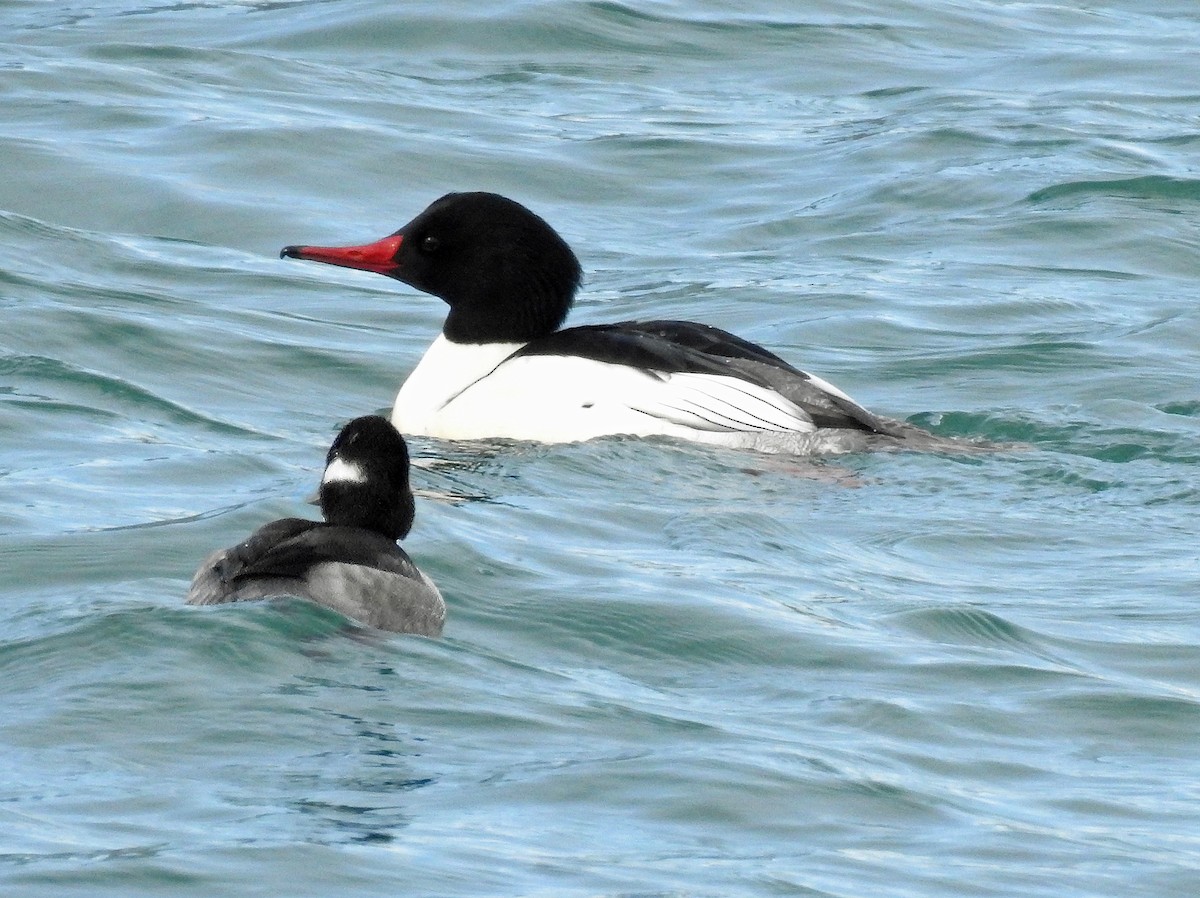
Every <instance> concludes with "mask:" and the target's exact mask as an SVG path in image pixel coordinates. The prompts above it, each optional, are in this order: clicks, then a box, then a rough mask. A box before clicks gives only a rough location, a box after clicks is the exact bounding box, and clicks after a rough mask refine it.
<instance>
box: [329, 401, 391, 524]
mask: <svg viewBox="0 0 1200 898" xmlns="http://www.w3.org/2000/svg"><path fill="white" fill-rule="evenodd" d="M408 468H409V464H408V446H407V445H405V442H404V437H402V436H400V433H399V431H397V430H396V428H395V427H393V426H392V424H391V422H390V421H388V420H387V419H386V418H381V417H380V416H379V415H366V416H364V417H361V418H355V419H354V420H353V421H351V422H350V423H349V424H347V425H346V426H345V427H343V428H342V431H341V433H339V434H338V435H337V439H335V440H334V441H333V445H332V446H330V447H329V454H328V455H327V456H326V457H325V474H324V476H323V477H322V478H321V491H320V501H321V512H322V513H323V514H324V516H325V520H326V521H328V522H329V523H330V524H341V525H344V526H348V527H363V528H366V529H368V530H375V531H377V532H379V533H382V534H384V535H385V536H387V537H388V538H389V539H403V538H404V537H405V536H407V535H408V531H409V530H410V529H411V528H412V522H413V513H414V507H413V495H412V490H411V489H410V487H409V485H408Z"/></svg>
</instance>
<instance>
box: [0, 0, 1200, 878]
mask: <svg viewBox="0 0 1200 898" xmlns="http://www.w3.org/2000/svg"><path fill="white" fill-rule="evenodd" d="M727 6H728V5H727V4H715V3H708V2H704V0H678V2H658V3H646V4H639V5H637V6H633V5H623V4H619V3H581V2H564V0H546V2H521V0H507V2H500V3H493V4H486V5H482V6H480V5H474V4H471V5H468V4H450V5H447V4H444V3H443V4H432V3H404V4H396V3H381V2H377V0H361V2H338V3H317V2H294V3H288V2H275V3H235V2H209V3H188V4H179V3H151V2H147V0H112V2H108V3H101V4H97V3H80V2H72V0H65V2H59V3H53V4H49V3H39V2H12V0H10V2H7V3H3V4H0V26H2V27H0V41H2V42H3V43H2V44H0V60H2V61H0V98H2V99H0V103H2V104H3V122H2V124H0V141H2V142H0V153H2V157H0V158H2V159H3V163H4V164H3V167H2V169H0V235H2V241H3V245H4V247H5V251H4V252H3V253H0V315H2V320H3V326H2V327H0V530H2V531H3V533H4V540H3V543H2V544H0V593H2V602H0V627H2V631H0V632H2V633H3V636H2V637H0V639H2V641H0V684H2V685H0V689H2V696H3V697H2V702H3V708H4V712H5V713H4V714H3V717H2V720H0V745H2V746H3V748H2V751H3V760H4V763H3V765H0V892H3V893H4V894H6V895H10V894H11V895H21V896H55V898H58V896H70V895H79V896H89V898H92V896H107V895H112V896H123V898H124V896H133V895H153V896H156V898H160V896H190V895H196V896H200V895H213V894H236V895H263V896H279V895H288V896H309V895H311V896H328V895H353V896H374V895H383V894H386V895H415V896H429V895H438V896H457V895H461V896H480V895H496V896H508V895H512V896H515V895H522V896H525V895H531V896H532V895H537V896H685V895H686V896H729V895H738V896H774V895H821V896H839V898H841V896H845V898H857V896H864V895H887V896H920V898H931V896H955V898H961V896H1002V895H1003V896H1009V895H1013V896H1054V898H1063V896H1113V895H1121V896H1191V895H1194V894H1196V891H1197V888H1198V884H1200V811H1198V810H1197V808H1198V807H1200V805H1198V802H1197V799H1200V791H1198V789H1197V782H1200V763H1198V762H1197V760H1196V733H1197V731H1198V727H1200V695H1198V692H1197V690H1198V689H1200V626H1198V625H1200V613H1198V612H1197V610H1196V598H1197V586H1198V585H1200V568H1198V563H1197V550H1196V536H1195V534H1196V520H1197V510H1198V506H1200V494H1198V488H1197V463H1198V462H1200V450H1198V449H1197V446H1198V442H1197V436H1198V434H1200V362H1198V358H1200V354H1198V352H1197V350H1198V349H1200V338H1198V337H1197V334H1198V333H1200V311H1198V309H1200V306H1198V304H1197V302H1196V300H1197V289H1196V286H1195V284H1196V275H1197V271H1198V267H1200V266H1198V260H1200V228H1198V226H1197V218H1198V213H1200V205H1198V201H1200V174H1198V173H1197V165H1196V159H1197V149H1198V148H1200V129H1198V128H1197V122H1198V121H1200V119H1198V117H1197V116H1198V114H1200V94H1198V93H1197V91H1196V88H1195V83H1196V82H1195V47H1196V46H1197V43H1198V42H1200V14H1198V13H1197V12H1196V10H1195V9H1194V7H1193V5H1192V4H1187V3H1171V2H1166V0H1159V2H1150V3H1132V2H1129V0H1124V2H1121V0H1117V2H1112V3H1108V4H1102V5H1093V6H1091V7H1085V8H1080V7H1079V6H1078V5H1075V4H1054V3H1043V4H1025V3H978V2H958V3H953V4H946V3H933V2H928V0H926V2H919V0H914V2H896V0H887V2H883V3H869V4H867V3H823V2H818V3H807V4H803V5H802V8H800V6H801V5H797V4H788V3H783V2H781V0H758V2H753V3H742V4H737V7H738V9H737V10H736V11H731V10H730V9H728V8H726V7H727ZM453 189H489V190H496V191H499V192H502V193H506V194H509V195H511V196H514V197H515V198H517V199H519V200H521V201H522V202H525V203H526V204H528V205H530V206H531V207H533V208H534V209H535V210H536V211H538V212H539V213H541V214H542V215H544V216H545V217H546V218H547V219H548V220H550V221H551V222H552V223H553V224H555V225H556V226H557V227H558V228H559V229H560V231H561V232H562V233H563V234H564V235H565V236H566V237H567V239H568V240H569V241H570V242H571V243H572V245H573V246H574V247H575V249H576V251H577V252H578V254H579V255H580V257H581V259H582V261H583V264H584V269H585V271H586V272H587V285H586V290H585V292H584V293H583V294H582V295H581V298H580V301H579V304H578V306H577V308H576V310H575V313H574V315H573V318H572V320H573V321H575V322H578V323H584V322H598V321H605V320H616V319H620V318H629V317H637V316H643V317H644V316H653V317H681V318H692V319H698V320H703V321H708V322H711V323H714V324H718V325H721V326H724V327H726V328H729V329H731V330H734V331H736V332H737V333H739V334H742V335H743V336H746V337H749V338H751V339H754V340H756V341H759V342H761V343H763V344H765V345H767V346H768V347H770V348H771V349H773V350H775V351H777V352H779V353H781V354H782V355H784V356H785V357H787V358H788V359H789V360H792V361H794V362H795V363H797V364H799V365H801V366H803V367H805V368H808V369H810V370H812V371H814V372H816V373H819V374H821V375H822V376H824V377H826V378H828V379H830V380H831V381H833V382H834V383H836V384H838V385H839V386H842V387H843V388H844V389H846V390H848V391H849V392H850V393H851V394H852V395H854V396H855V397H856V398H858V399H859V400H860V401H862V402H864V403H865V404H866V405H867V406H868V407H870V408H872V409H874V410H876V411H878V412H880V413H883V414H889V415H896V416H899V417H905V418H907V419H908V420H911V421H914V422H916V423H919V424H922V425H924V426H929V427H931V428H932V429H934V430H936V431H937V432H939V433H942V434H947V435H953V436H967V437H975V438H984V439H992V440H1000V441H1016V442H1021V443H1023V444H1025V446H1026V448H1024V449H1023V450H1021V451H1015V452H1009V453H1002V454H997V455H994V456H984V457H970V458H958V459H955V458H945V457H926V456H920V455H903V454H884V455H874V456H855V457H849V458H838V459H826V460H820V461H816V462H812V461H804V460H795V459H781V458H773V457H762V456H756V455H752V454H745V453H732V452H720V451H713V450H709V449H704V448H701V447H693V446H681V445H674V444H670V443H654V442H634V441H626V440H607V441H598V442H595V443H591V444H586V445H579V446H564V447H541V446H528V445H510V446H472V445H453V444H445V443H439V442H437V441H431V440H413V441H412V447H413V450H414V454H415V456H416V457H417V460H418V465H419V467H418V468H417V469H416V470H415V472H414V482H415V485H416V487H417V488H418V489H419V490H420V492H421V496H420V498H419V505H418V518H417V526H416V528H415V530H414V532H413V534H412V536H411V537H410V539H409V540H408V541H407V546H408V548H409V550H410V551H411V553H412V554H413V556H414V557H415V558H416V559H417V560H418V562H419V563H420V564H421V565H422V566H423V567H424V568H425V569H426V570H427V571H429V572H430V574H431V575H432V576H433V577H434V578H435V579H436V580H437V582H438V583H439V585H440V586H441V588H442V591H443V592H444V593H445V595H446V597H447V599H448V602H449V606H450V611H449V619H448V623H447V627H446V635H445V637H444V638H443V639H441V640H438V641H431V640H424V639H419V638H404V637H391V636H386V635H380V634H364V633H355V632H353V631H348V630H347V628H346V626H345V621H343V620H341V619H339V618H338V617H337V616H336V615H333V614H331V613H327V612H324V611H322V610H320V609H315V608H312V607H308V606H305V605H302V604H299V603H295V604H287V603H284V604H258V605H250V606H246V607H237V608H217V609H196V608H187V607H184V606H182V596H183V594H184V591H185V589H186V584H187V581H188V578H189V577H190V576H191V573H192V571H193V569H194V567H195V565H196V563H197V562H198V561H199V559H200V558H201V557H202V556H203V554H204V553H205V552H207V551H208V550H210V549H212V548H214V547H216V546H220V545H227V544H230V543H232V542H233V541H235V540H237V539H238V538H240V536H242V535H243V534H245V533H246V532H248V531H249V530H250V529H252V528H253V527H255V526H257V525H258V524H260V523H262V522H264V521H266V520H269V519H271V518H273V517H277V516H282V515H287V514H311V513H312V512H313V509H311V508H310V507H308V506H307V505H306V504H305V499H306V497H307V496H308V495H309V494H311V492H312V490H313V488H314V486H315V483H316V478H317V477H318V472H319V467H320V464H321V461H322V458H323V453H324V451H325V448H326V447H327V445H328V441H329V440H330V438H331V436H332V435H333V433H334V432H335V431H336V429H337V427H338V426H339V424H340V423H342V422H343V421H345V420H347V419H348V418H350V417H353V416H355V415H358V414H363V413H366V412H370V411H376V410H381V409H384V408H386V407H388V406H389V405H390V403H391V399H392V396H393V395H394V391H395V389H396V388H397V386H398V385H399V383H400V380H401V379H402V377H403V376H404V374H405V373H406V372H407V371H408V370H410V369H411V368H412V366H413V365H414V364H415V363H416V360H417V358H418V357H419V355H420V353H421V351H422V350H423V348H424V347H425V345H426V344H427V343H428V342H429V341H430V340H431V339H432V338H433V336H434V334H435V333H436V330H437V328H438V326H439V324H440V320H441V316H442V313H443V307H442V305H441V303H440V302H439V301H437V300H434V299H431V298H429V297H424V296H420V295H416V294H414V293H413V292H412V291H410V290H407V289H406V288H402V287H401V286H400V285H397V284H393V283H391V282H388V281H386V280H384V279H382V278H378V277H375V276H371V275H366V274H360V273H354V272H347V271H339V270H334V269H329V268H325V267H323V266H315V265H302V264H299V263H294V262H282V261H280V260H278V259H277V258H276V254H277V252H278V249H279V247H281V246H283V245H284V244H288V243H297V242H311V243H346V242H360V241H364V240H368V239H372V238H376V237H379V236H382V235H383V234H385V233H388V232H390V231H392V230H394V229H395V228H396V227H398V226H399V225H400V224H402V223H403V222H404V221H407V220H408V219H409V218H410V217H411V216H412V215H413V214H415V213H416V212H417V211H419V210H420V209H421V208H423V207H424V205H425V204H426V203H428V202H429V201H430V200H432V199H433V198H435V197H437V196H439V195H440V194H441V193H443V192H446V191H448V190H453Z"/></svg>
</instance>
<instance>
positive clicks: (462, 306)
mask: <svg viewBox="0 0 1200 898" xmlns="http://www.w3.org/2000/svg"><path fill="white" fill-rule="evenodd" d="M280 256H282V257H286V258H293V259H311V260H313V261H316V262H327V263H329V264H331V265H341V266H343V267H345V268H358V269H362V270H364V271H374V272H377V273H379V274H386V275H387V276H389V277H393V278H396V279H397V280H401V281H404V283H406V284H410V285H412V286H413V287H416V288H417V289H418V290H423V291H424V292H426V293H431V294H433V295H434V296H437V297H440V298H441V299H443V300H445V301H446V303H447V304H448V305H449V306H450V313H449V315H448V316H447V317H446V324H445V326H444V327H443V328H442V330H443V333H445V335H446V336H447V337H448V338H449V339H451V340H453V341H454V342H456V343H496V342H525V341H528V340H532V339H534V338H536V337H543V336H547V335H548V334H551V333H553V332H554V331H555V330H557V329H558V328H559V326H560V325H561V324H562V323H563V321H564V320H565V319H566V317H567V312H568V311H570V308H571V303H572V302H573V301H574V299H575V292H576V291H577V290H578V289H579V284H580V280H581V278H582V271H581V269H580V267H579V260H578V259H576V258H575V254H574V253H573V252H571V248H570V247H569V246H568V245H567V243H566V241H565V240H563V239H562V238H561V237H560V236H559V235H558V234H557V233H556V232H555V230H554V229H553V228H552V227H550V225H548V224H547V223H546V222H545V220H543V219H542V218H541V217H540V216H538V215H535V214H534V213H533V212H531V211H529V210H528V209H526V208H525V207H524V206H522V205H521V204H520V203H518V202H515V201H514V200H510V199H508V198H507V197H503V196H500V195H499V194H495V193H479V192H477V193H448V194H446V195H445V196H443V197H442V198H441V199H439V200H436V201H434V202H433V203H431V204H430V205H429V207H428V208H426V209H425V211H424V212H422V213H421V214H420V215H418V216H417V217H416V218H414V219H413V220H412V221H410V222H409V223H408V224H406V225H405V226H404V227H402V228H401V229H400V230H398V231H396V233H394V234H392V235H390V236H388V237H385V238H383V239H382V240H378V241H376V242H375V243H369V244H365V245H363V246H347V247H321V246H285V247H284V248H283V250H282V251H281V252H280Z"/></svg>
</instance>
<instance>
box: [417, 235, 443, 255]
mask: <svg viewBox="0 0 1200 898" xmlns="http://www.w3.org/2000/svg"><path fill="white" fill-rule="evenodd" d="M439 246H441V241H440V240H438V239H437V238H436V237H434V236H432V235H431V236H429V237H426V238H425V239H424V240H422V241H421V252H423V253H433V252H437V248H438V247H439Z"/></svg>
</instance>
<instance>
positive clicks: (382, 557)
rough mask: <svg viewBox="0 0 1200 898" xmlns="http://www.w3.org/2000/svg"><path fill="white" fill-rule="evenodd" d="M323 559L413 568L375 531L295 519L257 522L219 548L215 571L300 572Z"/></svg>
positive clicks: (245, 576)
mask: <svg viewBox="0 0 1200 898" xmlns="http://www.w3.org/2000/svg"><path fill="white" fill-rule="evenodd" d="M327 562H339V563H341V564H357V565H362V566H363V567H369V568H375V569H376V570H381V571H388V572H390V573H394V574H400V575H401V576H405V577H415V576H416V567H415V565H413V563H412V561H411V560H410V559H409V557H408V555H407V554H406V553H405V551H404V550H403V549H401V548H400V546H398V545H397V544H396V543H395V542H394V541H393V540H391V539H388V538H387V537H386V536H384V535H383V534H381V533H376V532H375V531H373V530H365V529H363V528H361V527H345V526H341V525H337V524H326V523H324V522H321V521H304V520H301V519H299V518H285V519H283V520H280V521H273V522H271V523H270V524H267V525H266V526H264V527H260V528H259V529H258V530H256V531H255V532H254V534H253V535H252V536H251V537H250V538H249V539H248V540H246V541H245V542H243V543H241V544H240V545H238V546H235V547H234V548H233V549H230V550H229V551H228V552H226V553H225V556H224V557H223V558H222V560H221V562H220V569H219V570H218V574H220V576H221V579H222V580H223V581H224V582H226V583H233V582H236V581H243V580H249V579H254V578H257V577H303V576H304V575H305V574H306V573H307V572H308V571H309V570H310V569H311V568H313V567H315V566H316V565H318V564H324V563H327Z"/></svg>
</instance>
